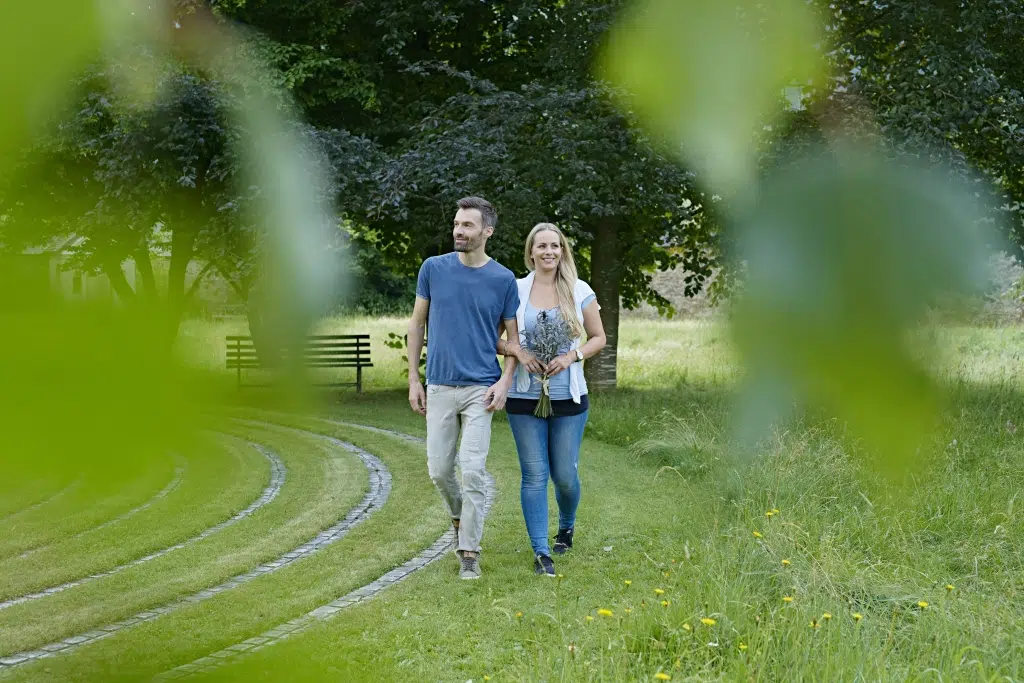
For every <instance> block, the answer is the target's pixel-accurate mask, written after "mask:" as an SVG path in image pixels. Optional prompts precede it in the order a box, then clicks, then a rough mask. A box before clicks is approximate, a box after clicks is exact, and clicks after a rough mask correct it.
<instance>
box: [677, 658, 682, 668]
mask: <svg viewBox="0 0 1024 683" xmlns="http://www.w3.org/2000/svg"><path fill="white" fill-rule="evenodd" d="M675 666H676V668H677V669H682V668H683V660H681V659H677V660H676V665H675Z"/></svg>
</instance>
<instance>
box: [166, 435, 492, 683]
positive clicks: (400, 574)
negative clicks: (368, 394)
mask: <svg viewBox="0 0 1024 683" xmlns="http://www.w3.org/2000/svg"><path fill="white" fill-rule="evenodd" d="M318 419H322V418H318ZM322 421H324V422H327V423H330V424H335V425H339V426H343V427H353V428H358V429H364V430H367V431H372V432H377V433H381V434H388V435H390V436H396V437H398V438H400V439H404V440H406V441H413V442H416V443H424V442H425V440H424V439H422V438H420V437H417V436H410V435H409V434H402V433H401V432H396V431H394V430H390V429H382V428H380V427H369V426H366V425H357V424H352V423H348V422H338V421H335V420H326V419H322ZM485 479H486V482H487V497H486V502H485V504H484V512H485V514H486V513H487V512H489V511H490V508H491V504H492V503H493V502H494V495H495V489H496V487H495V482H494V477H492V476H491V475H490V473H488V472H486V471H485ZM455 541H456V538H455V530H454V529H451V528H449V529H448V531H446V532H445V533H444V534H443V535H442V536H441V537H440V538H438V539H437V540H436V541H434V543H433V545H431V546H430V547H429V548H427V549H426V550H424V551H423V552H421V553H420V554H419V555H417V556H416V557H414V558H412V559H411V560H409V561H408V562H405V563H404V564H402V565H401V566H399V567H396V568H395V569H392V570H391V571H389V572H387V573H386V574H384V575H383V576H381V577H379V578H377V579H376V580H374V581H371V582H370V583H368V584H366V585H365V586H361V587H359V588H357V589H355V590H353V591H350V592H349V593H346V594H345V595H343V596H341V597H340V598H338V599H337V600H333V601H331V602H329V603H327V604H326V605H322V606H320V607H317V608H316V609H314V610H312V611H310V612H307V613H306V614H304V615H302V616H300V617H297V618H295V619H291V620H289V621H286V622H285V623H283V624H280V625H278V626H276V627H274V628H272V629H270V630H268V631H265V632H263V633H261V634H260V635H258V636H255V637H253V638H249V639H247V640H243V641H242V642H240V643H236V644H234V645H231V646H229V647H226V648H224V649H222V650H218V651H217V652H214V653H212V654H210V655H207V656H206V657H201V658H200V659H197V660H195V661H193V662H191V663H190V664H183V665H182V666H179V667H177V668H174V669H171V670H170V671H166V672H164V673H162V674H160V675H159V676H157V677H156V678H155V679H154V680H155V681H171V680H179V679H183V678H187V677H190V676H193V675H196V674H199V673H208V672H210V671H213V670H215V669H218V668H220V667H222V666H224V665H225V664H227V663H229V662H232V661H237V660H238V659H240V658H241V657H243V656H245V655H248V654H250V653H253V652H256V651H258V650H262V649H265V648H268V647H270V646H271V645H275V644H277V643H279V642H281V641H282V640H284V639H286V638H290V637H291V636H294V635H297V634H299V633H302V632H303V631H307V630H309V629H310V628H311V627H313V626H315V625H316V624H319V623H321V622H323V621H327V620H329V619H331V618H333V617H335V616H337V615H338V614H339V613H340V612H342V611H343V610H345V609H346V608H347V607H351V606H352V605H355V604H357V603H360V602H363V601H365V600H369V599H370V598H372V597H374V596H376V595H377V594H378V593H380V592H381V591H383V590H384V589H386V588H388V587H389V586H393V585H394V584H396V583H398V582H400V581H404V580H405V579H407V578H408V577H409V576H410V575H411V574H413V573H414V572H416V571H418V570H420V569H422V568H424V567H426V566H427V565H430V564H432V563H434V562H436V561H437V560H439V559H441V558H442V557H443V556H445V555H446V554H447V553H448V552H449V551H450V550H451V549H452V548H453V547H454V546H455Z"/></svg>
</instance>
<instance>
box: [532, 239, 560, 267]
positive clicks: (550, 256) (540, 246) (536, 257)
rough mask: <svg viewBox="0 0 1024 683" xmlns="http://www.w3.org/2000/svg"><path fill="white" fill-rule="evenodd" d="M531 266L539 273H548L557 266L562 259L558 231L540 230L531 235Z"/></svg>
mask: <svg viewBox="0 0 1024 683" xmlns="http://www.w3.org/2000/svg"><path fill="white" fill-rule="evenodd" d="M530 255H531V256H532V257H533V267H534V268H535V269H537V271H539V272H541V273H550V272H553V271H554V270H555V269H557V268H558V262H559V261H561V260H562V241H561V239H559V236H558V233H557V232H554V231H552V230H541V231H540V232H538V233H537V234H536V235H534V236H533V249H532V250H531V251H530Z"/></svg>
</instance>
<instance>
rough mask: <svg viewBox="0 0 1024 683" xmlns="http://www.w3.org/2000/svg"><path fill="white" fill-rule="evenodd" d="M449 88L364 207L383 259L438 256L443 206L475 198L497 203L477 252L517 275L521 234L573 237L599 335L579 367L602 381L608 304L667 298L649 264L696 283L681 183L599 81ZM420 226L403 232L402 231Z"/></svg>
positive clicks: (615, 320) (696, 259)
mask: <svg viewBox="0 0 1024 683" xmlns="http://www.w3.org/2000/svg"><path fill="white" fill-rule="evenodd" d="M477 85H478V87H481V88H484V89H485V92H483V93H480V94H464V95H457V96H455V97H453V98H451V99H449V100H448V101H447V102H446V103H445V104H444V105H443V106H442V107H440V108H438V109H437V110H436V111H435V112H434V113H433V114H432V115H431V116H429V117H428V118H427V119H426V120H425V121H424V122H423V123H422V124H421V126H420V130H419V136H418V137H417V138H415V139H414V140H413V141H412V142H411V143H410V144H409V146H408V148H407V149H406V150H405V151H403V152H401V153H400V154H398V155H397V156H396V158H395V160H394V161H393V162H392V164H391V165H390V166H389V168H388V170H387V173H386V175H385V178H384V182H383V183H382V187H381V192H382V194H381V197H380V200H379V202H378V204H377V207H376V208H377V210H378V213H377V215H375V216H373V215H371V216H368V218H367V220H368V221H372V223H373V225H374V226H375V227H376V229H377V230H378V231H379V232H380V233H382V234H381V235H380V236H379V240H380V244H381V246H382V248H383V249H384V250H385V252H386V253H398V254H411V255H416V258H415V259H406V260H404V262H401V263H400V265H404V267H405V268H406V269H407V270H408V272H410V274H411V273H412V272H413V269H414V268H415V267H416V265H418V263H417V260H418V257H419V255H421V254H431V253H439V252H441V251H448V250H450V248H451V247H450V240H451V227H450V215H451V213H452V207H453V206H454V204H455V201H456V200H457V199H458V198H459V197H461V196H464V195H467V194H471V193H474V194H481V195H483V196H485V197H488V198H489V199H490V200H491V201H493V202H494V203H495V204H496V206H497V207H498V209H499V228H498V230H497V231H496V233H495V236H494V237H492V239H491V241H490V244H489V250H490V252H491V253H492V254H493V255H494V256H495V257H497V258H498V259H499V260H500V261H501V262H502V263H504V264H506V265H508V266H509V267H511V268H513V269H514V270H516V271H518V272H520V273H522V272H523V271H524V270H525V264H524V263H523V259H522V254H523V242H524V240H525V236H526V233H527V232H529V230H530V228H531V227H532V226H533V225H534V224H536V223H537V222H540V221H553V222H556V223H558V224H559V225H561V226H562V227H563V228H564V229H565V230H566V231H567V232H568V233H569V234H570V235H572V236H573V237H575V238H576V241H577V248H578V250H579V253H580V257H581V258H580V259H579V261H580V270H581V275H582V277H584V278H586V279H588V280H590V281H591V283H592V284H593V286H594V289H595V292H596V294H597V297H598V301H599V302H600V303H601V306H602V311H601V314H602V319H603V321H604V325H605V329H606V331H607V333H608V341H609V344H608V347H607V348H606V350H605V352H604V353H603V354H602V355H601V356H599V357H598V358H596V359H595V360H594V361H592V362H591V363H590V364H588V373H589V374H590V378H589V382H590V384H591V385H592V386H594V387H595V388H597V389H600V388H608V387H614V386H615V378H616V343H617V339H618V326H619V300H620V298H621V300H622V302H623V303H624V305H625V306H627V307H633V306H637V305H639V304H640V303H641V302H644V301H647V302H650V303H652V304H654V305H656V306H658V307H659V308H660V309H662V310H663V311H667V310H668V309H669V308H670V307H669V304H668V302H667V301H666V300H665V299H664V298H663V297H662V296H661V295H660V294H658V293H657V292H656V291H655V290H654V289H653V288H652V287H651V275H650V273H649V271H650V270H651V269H652V268H661V269H663V270H665V269H669V268H672V267H675V266H677V265H680V264H682V265H684V266H685V267H686V269H687V270H688V271H689V272H691V273H693V274H694V275H693V282H692V283H691V286H693V287H694V288H696V287H699V286H700V283H701V282H702V279H703V277H706V276H707V275H708V274H709V272H710V267H711V264H712V261H713V255H714V252H713V250H712V249H711V248H710V247H709V245H711V243H712V242H713V239H714V235H711V234H709V233H708V232H707V231H706V229H705V226H706V224H702V223H701V222H699V221H697V220H695V218H696V217H697V216H699V213H700V208H701V207H700V206H699V205H696V204H694V202H693V200H692V199H690V197H696V196H697V195H696V193H695V192H694V190H693V187H692V181H693V179H692V177H691V175H690V174H689V173H687V172H686V171H685V170H683V169H682V168H680V167H679V166H678V165H677V164H676V163H674V162H673V161H672V160H670V159H669V158H668V157H667V156H665V155H664V154H662V153H661V151H660V150H658V149H657V148H656V147H655V146H654V145H653V144H652V143H651V141H650V140H649V139H647V138H646V137H645V136H644V135H643V134H642V133H641V132H640V130H639V128H638V127H637V126H636V125H635V124H634V122H632V121H631V120H630V119H629V117H628V116H627V115H624V114H622V113H621V112H620V111H619V110H618V109H616V108H615V107H614V106H613V105H612V103H611V101H610V96H609V95H610V93H609V92H608V91H607V90H606V89H605V88H603V87H602V86H600V85H597V84H593V85H591V86H590V87H585V88H580V89H569V88H564V87H557V86H555V87H552V86H549V85H546V84H543V83H532V84H529V85H527V86H524V87H523V88H522V89H520V90H518V91H501V90H497V89H496V88H494V87H493V85H492V84H487V83H477ZM410 225H415V226H420V228H421V229H419V230H416V231H410V230H409V229H408V226H410Z"/></svg>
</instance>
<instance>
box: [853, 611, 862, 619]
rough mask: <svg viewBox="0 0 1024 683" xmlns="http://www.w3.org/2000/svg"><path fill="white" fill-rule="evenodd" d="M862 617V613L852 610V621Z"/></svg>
mask: <svg viewBox="0 0 1024 683" xmlns="http://www.w3.org/2000/svg"><path fill="white" fill-rule="evenodd" d="M863 618H864V615H863V614H861V613H860V612H854V613H853V620H854V621H860V620H861V619H863Z"/></svg>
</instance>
